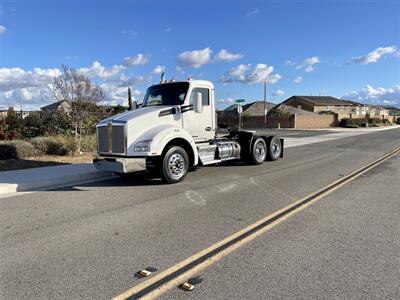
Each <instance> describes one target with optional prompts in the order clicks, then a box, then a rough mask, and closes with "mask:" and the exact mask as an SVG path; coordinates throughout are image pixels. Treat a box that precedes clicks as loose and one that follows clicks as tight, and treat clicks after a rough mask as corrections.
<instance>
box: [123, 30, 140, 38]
mask: <svg viewBox="0 0 400 300" xmlns="http://www.w3.org/2000/svg"><path fill="white" fill-rule="evenodd" d="M121 33H122V34H125V35H128V36H132V37H136V36H137V35H138V32H137V31H135V30H133V29H124V30H121Z"/></svg>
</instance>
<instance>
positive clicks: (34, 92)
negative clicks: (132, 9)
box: [0, 62, 150, 110]
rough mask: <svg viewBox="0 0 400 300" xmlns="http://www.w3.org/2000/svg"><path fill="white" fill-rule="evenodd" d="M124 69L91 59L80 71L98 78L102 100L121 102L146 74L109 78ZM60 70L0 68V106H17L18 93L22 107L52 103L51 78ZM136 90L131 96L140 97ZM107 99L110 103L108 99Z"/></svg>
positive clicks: (141, 81)
mask: <svg viewBox="0 0 400 300" xmlns="http://www.w3.org/2000/svg"><path fill="white" fill-rule="evenodd" d="M122 67H123V68H125V67H124V66H121V65H116V66H113V67H111V68H105V67H103V66H102V65H101V64H100V63H98V62H95V63H93V64H92V66H90V67H88V68H80V69H79V70H77V71H79V72H80V73H81V74H84V75H86V76H90V77H96V78H99V79H100V86H101V88H103V89H104V93H105V95H106V98H105V99H104V102H103V103H108V104H110V105H111V104H123V103H124V102H123V101H122V100H124V99H127V98H126V97H125V96H124V95H125V94H124V93H127V92H126V91H127V87H128V86H137V85H140V84H142V83H144V82H148V81H149V80H150V79H149V77H144V76H140V75H135V76H126V75H124V74H121V75H120V77H119V78H118V79H115V80H113V81H112V82H111V81H106V82H102V80H109V79H110V78H111V77H112V76H115V75H117V74H119V73H120V71H121V69H123V68H122ZM60 75H61V71H60V69H58V68H54V69H51V68H49V69H41V68H34V69H32V70H24V69H21V68H0V103H1V107H2V109H4V108H7V107H8V106H15V107H19V105H20V96H21V98H22V100H23V107H24V109H28V110H35V109H39V108H40V107H42V106H44V105H47V104H50V103H52V102H54V98H53V80H54V77H57V76H60ZM139 92H140V91H139V90H134V91H133V95H134V96H141V95H142V94H141V92H140V93H139ZM108 101H110V102H108Z"/></svg>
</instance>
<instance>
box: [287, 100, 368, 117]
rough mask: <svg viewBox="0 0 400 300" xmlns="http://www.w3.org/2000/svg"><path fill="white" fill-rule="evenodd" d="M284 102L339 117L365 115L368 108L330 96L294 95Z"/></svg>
mask: <svg viewBox="0 0 400 300" xmlns="http://www.w3.org/2000/svg"><path fill="white" fill-rule="evenodd" d="M282 104H284V105H288V106H292V107H296V108H300V109H304V110H308V111H311V112H315V113H319V114H325V113H336V114H338V116H339V119H341V118H349V117H350V118H351V117H353V116H365V115H366V113H367V108H366V107H365V106H364V105H363V104H361V103H358V102H354V101H349V100H342V99H338V98H335V97H330V96H292V97H290V98H288V99H286V100H285V101H283V102H282Z"/></svg>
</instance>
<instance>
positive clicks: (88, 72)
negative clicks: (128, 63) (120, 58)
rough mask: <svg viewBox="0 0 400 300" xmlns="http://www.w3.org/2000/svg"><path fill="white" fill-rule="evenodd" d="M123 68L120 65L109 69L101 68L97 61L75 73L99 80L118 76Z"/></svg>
mask: <svg viewBox="0 0 400 300" xmlns="http://www.w3.org/2000/svg"><path fill="white" fill-rule="evenodd" d="M125 68H126V67H125V66H122V65H113V66H112V67H111V68H106V67H104V66H102V65H101V64H100V63H99V62H98V61H95V62H93V64H92V65H91V66H90V67H88V68H79V69H78V70H77V72H78V73H79V74H81V75H84V76H87V77H89V78H94V77H99V78H101V79H109V78H111V77H113V76H115V75H117V74H119V73H120V72H121V71H122V70H124V69H125Z"/></svg>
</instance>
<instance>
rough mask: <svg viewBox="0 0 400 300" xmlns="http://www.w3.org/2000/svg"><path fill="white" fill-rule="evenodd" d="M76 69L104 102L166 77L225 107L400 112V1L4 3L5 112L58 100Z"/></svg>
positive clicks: (1, 83) (0, 39) (0, 44)
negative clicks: (194, 83)
mask: <svg viewBox="0 0 400 300" xmlns="http://www.w3.org/2000/svg"><path fill="white" fill-rule="evenodd" d="M62 64H64V65H67V66H70V67H72V68H74V69H76V70H77V72H78V73H80V74H83V75H85V76H88V77H89V78H90V79H91V80H92V81H94V82H96V83H97V84H98V85H99V86H100V87H101V88H102V90H103V91H104V94H105V98H104V104H110V105H116V104H123V105H127V89H128V86H129V87H131V89H132V91H133V96H134V98H135V99H136V100H137V101H139V102H140V101H141V99H142V98H143V94H144V93H145V91H146V88H147V87H148V86H149V85H151V84H155V83H157V82H159V79H160V74H161V73H162V72H165V78H166V79H172V78H174V79H176V80H186V79H187V78H188V77H189V76H191V77H192V78H193V79H205V80H210V81H212V82H213V83H214V84H215V89H216V100H217V106H218V108H219V109H222V108H224V107H226V106H228V105H230V104H231V103H233V102H234V101H235V100H236V99H245V100H246V102H252V101H256V100H262V99H263V89H264V82H267V83H268V85H267V87H268V89H267V99H268V101H271V102H274V103H279V102H281V101H283V100H285V99H287V98H289V97H290V96H292V95H324V96H326V95H329V96H334V97H338V98H343V99H350V100H355V101H359V102H362V103H371V104H376V105H394V106H400V1H397V0H396V1H395V0H375V1H369V0H364V1H360V0H320V1H316V0H281V1H278V0H274V1H268V0H265V1H254V0H247V1H233V0H231V1H227V0H213V1H208V0H202V1H196V2H195V1H184V0H182V1H178V0H170V1H154V0H137V1H133V0H131V1H129V0H98V1H94V0H86V1H83V0H80V1H79V0H59V1H57V0H37V1H35V0H8V1H7V0H4V1H2V0H0V110H1V109H6V108H7V107H9V106H14V107H15V108H17V109H20V105H21V102H22V105H23V109H24V110H35V109H38V108H40V107H41V106H43V105H46V104H49V103H52V102H54V101H55V100H54V97H53V92H52V89H53V79H54V77H55V76H59V75H60V74H61V72H60V68H61V65H62Z"/></svg>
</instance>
